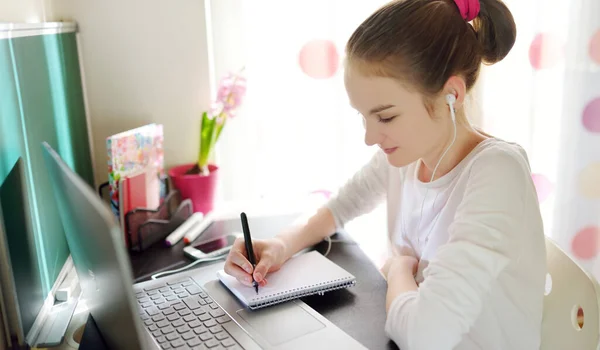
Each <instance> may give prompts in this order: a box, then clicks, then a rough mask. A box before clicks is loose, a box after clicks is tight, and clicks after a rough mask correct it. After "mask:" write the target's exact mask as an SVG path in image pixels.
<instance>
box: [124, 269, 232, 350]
mask: <svg viewBox="0 0 600 350" xmlns="http://www.w3.org/2000/svg"><path fill="white" fill-rule="evenodd" d="M136 298H137V301H138V306H139V310H140V316H141V318H142V320H143V322H144V324H145V326H146V329H148V330H149V331H150V333H151V334H152V336H153V337H154V339H155V340H156V341H157V342H158V344H160V346H161V347H162V348H163V349H177V350H182V349H194V350H196V349H211V350H221V349H227V350H239V349H242V347H241V346H240V345H239V344H238V343H237V342H236V341H235V339H233V338H232V337H231V336H230V335H229V333H227V331H226V330H225V329H224V328H223V327H222V325H223V324H225V323H227V322H231V318H229V316H228V315H227V314H226V313H225V312H224V311H223V309H222V308H221V307H220V306H219V305H217V304H216V303H215V302H214V301H213V300H212V299H211V298H210V297H209V296H208V294H206V292H205V291H204V290H203V289H202V288H201V287H200V286H198V284H196V283H195V282H194V281H193V280H192V279H190V278H185V279H182V280H178V281H175V282H167V283H160V282H159V283H158V284H156V285H152V286H150V287H146V288H144V289H143V290H138V291H137V292H136Z"/></svg>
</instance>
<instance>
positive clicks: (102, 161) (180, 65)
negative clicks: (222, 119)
mask: <svg viewBox="0 0 600 350" xmlns="http://www.w3.org/2000/svg"><path fill="white" fill-rule="evenodd" d="M49 1H50V6H51V10H52V11H51V12H50V13H51V14H50V16H49V17H50V18H49V20H69V21H75V22H76V23H78V25H79V32H80V34H79V42H80V50H81V56H82V59H83V62H82V65H83V69H84V73H85V89H86V95H87V101H88V108H89V112H88V114H89V118H90V120H91V128H92V134H93V139H92V146H93V148H94V162H95V176H96V181H97V182H98V183H101V182H105V181H107V180H108V178H107V176H108V175H107V165H106V158H107V156H106V143H105V140H106V137H108V136H110V135H112V134H115V133H118V132H121V131H124V130H127V129H130V128H134V127H137V126H141V125H144V124H147V123H151V122H156V123H162V124H164V130H165V164H166V166H167V167H169V166H172V165H175V164H180V163H184V162H186V163H187V162H194V161H195V159H196V157H197V153H198V142H199V130H200V116H201V113H202V111H203V110H205V109H207V108H208V107H209V105H210V96H211V94H210V83H209V58H208V49H207V35H206V20H205V8H204V1H202V0H178V1H176V2H169V1H164V2H162V1H156V2H155V1H152V2H148V1H144V0H127V1H120V0H103V1H80V0H49Z"/></svg>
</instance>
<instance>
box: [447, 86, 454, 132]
mask: <svg viewBox="0 0 600 350" xmlns="http://www.w3.org/2000/svg"><path fill="white" fill-rule="evenodd" d="M446 103H447V104H448V107H450V115H451V116H452V123H456V114H455V111H454V104H455V103H456V96H454V94H448V95H446ZM455 127H456V125H455Z"/></svg>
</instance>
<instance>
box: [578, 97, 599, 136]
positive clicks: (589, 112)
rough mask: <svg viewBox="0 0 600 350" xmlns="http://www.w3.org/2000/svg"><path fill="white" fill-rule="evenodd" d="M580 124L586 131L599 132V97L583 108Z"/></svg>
mask: <svg viewBox="0 0 600 350" xmlns="http://www.w3.org/2000/svg"><path fill="white" fill-rule="evenodd" d="M582 123H583V126H584V127H585V128H586V129H587V130H588V131H590V132H600V97H598V98H596V99H594V100H592V102H590V103H588V105H587V106H585V109H584V110H583V117H582Z"/></svg>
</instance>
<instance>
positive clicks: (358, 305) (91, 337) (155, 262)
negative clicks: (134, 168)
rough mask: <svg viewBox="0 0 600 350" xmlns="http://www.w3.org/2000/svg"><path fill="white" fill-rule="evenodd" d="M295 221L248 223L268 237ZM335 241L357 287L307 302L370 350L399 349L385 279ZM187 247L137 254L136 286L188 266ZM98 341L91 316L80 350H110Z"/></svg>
mask: <svg viewBox="0 0 600 350" xmlns="http://www.w3.org/2000/svg"><path fill="white" fill-rule="evenodd" d="M295 217H296V216H295V215H290V216H280V217H276V218H273V217H249V219H248V220H249V225H250V228H251V230H252V234H253V236H255V237H257V238H264V237H272V236H273V235H275V234H277V233H278V232H280V230H281V228H283V227H285V226H286V225H288V224H289V223H290V222H291V221H292V220H293V219H294V218H295ZM234 231H241V224H240V221H239V219H232V220H226V221H220V222H218V224H213V225H211V226H210V227H209V228H208V230H207V231H206V232H205V234H204V235H203V236H202V237H203V238H211V237H216V236H218V235H222V234H224V233H227V232H234ZM334 238H335V239H343V240H345V241H346V242H340V243H332V246H331V251H330V252H329V255H328V258H329V259H331V260H332V261H334V262H335V263H337V264H338V265H340V266H341V267H343V268H345V269H346V270H348V271H349V272H350V273H352V274H353V275H354V276H356V279H357V283H356V285H355V286H354V287H352V288H349V289H342V290H337V291H332V292H328V293H325V294H324V295H323V296H319V295H313V296H308V297H305V298H302V300H303V301H304V302H305V303H306V304H307V305H309V306H310V307H312V308H313V309H315V310H316V311H317V312H319V313H320V314H321V315H323V316H324V317H326V318H327V319H328V320H329V321H331V322H332V323H333V324H335V325H336V326H338V327H339V328H341V329H342V330H343V331H345V332H346V333H348V334H349V335H350V336H352V337H353V338H354V339H356V340H358V341H359V342H361V343H362V344H363V345H364V346H366V347H367V348H369V349H373V350H376V349H397V347H396V345H395V344H394V343H393V342H392V341H390V340H389V339H388V338H387V337H386V335H385V333H384V325H385V296H386V290H387V284H386V281H385V280H384V279H383V277H382V276H381V274H380V273H379V271H378V270H377V268H376V267H375V266H374V265H373V263H372V262H371V260H369V258H368V257H367V256H366V255H365V253H364V252H363V251H362V250H361V249H360V247H359V246H358V245H356V244H353V243H352V241H350V238H349V236H348V234H347V233H339V234H336V235H335V236H334ZM182 248H183V244H182V243H179V244H178V245H176V246H174V247H172V248H170V249H167V248H165V247H163V246H161V245H157V246H155V247H152V248H150V250H149V251H147V252H145V253H143V254H138V255H132V257H131V263H132V267H133V271H134V276H135V278H136V282H142V281H144V280H147V279H149V278H150V275H151V274H153V273H155V272H157V270H159V269H160V268H163V267H164V266H170V268H167V269H172V268H177V267H181V266H183V265H185V264H188V263H189V262H190V261H189V260H187V259H186V258H185V257H184V256H183V252H182ZM315 249H317V250H318V251H320V252H321V253H324V252H325V251H326V249H327V243H326V242H322V243H320V244H318V245H317V246H316V247H315ZM163 270H164V268H163ZM98 339H99V338H98V333H97V329H96V327H95V326H94V322H93V320H92V319H91V318H90V319H88V323H87V326H86V329H85V332H84V335H83V339H82V342H81V346H80V349H81V350H91V349H94V350H96V349H98V350H100V349H105V348H104V347H103V346H102V345H101V344H102V342H101V340H100V341H98Z"/></svg>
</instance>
